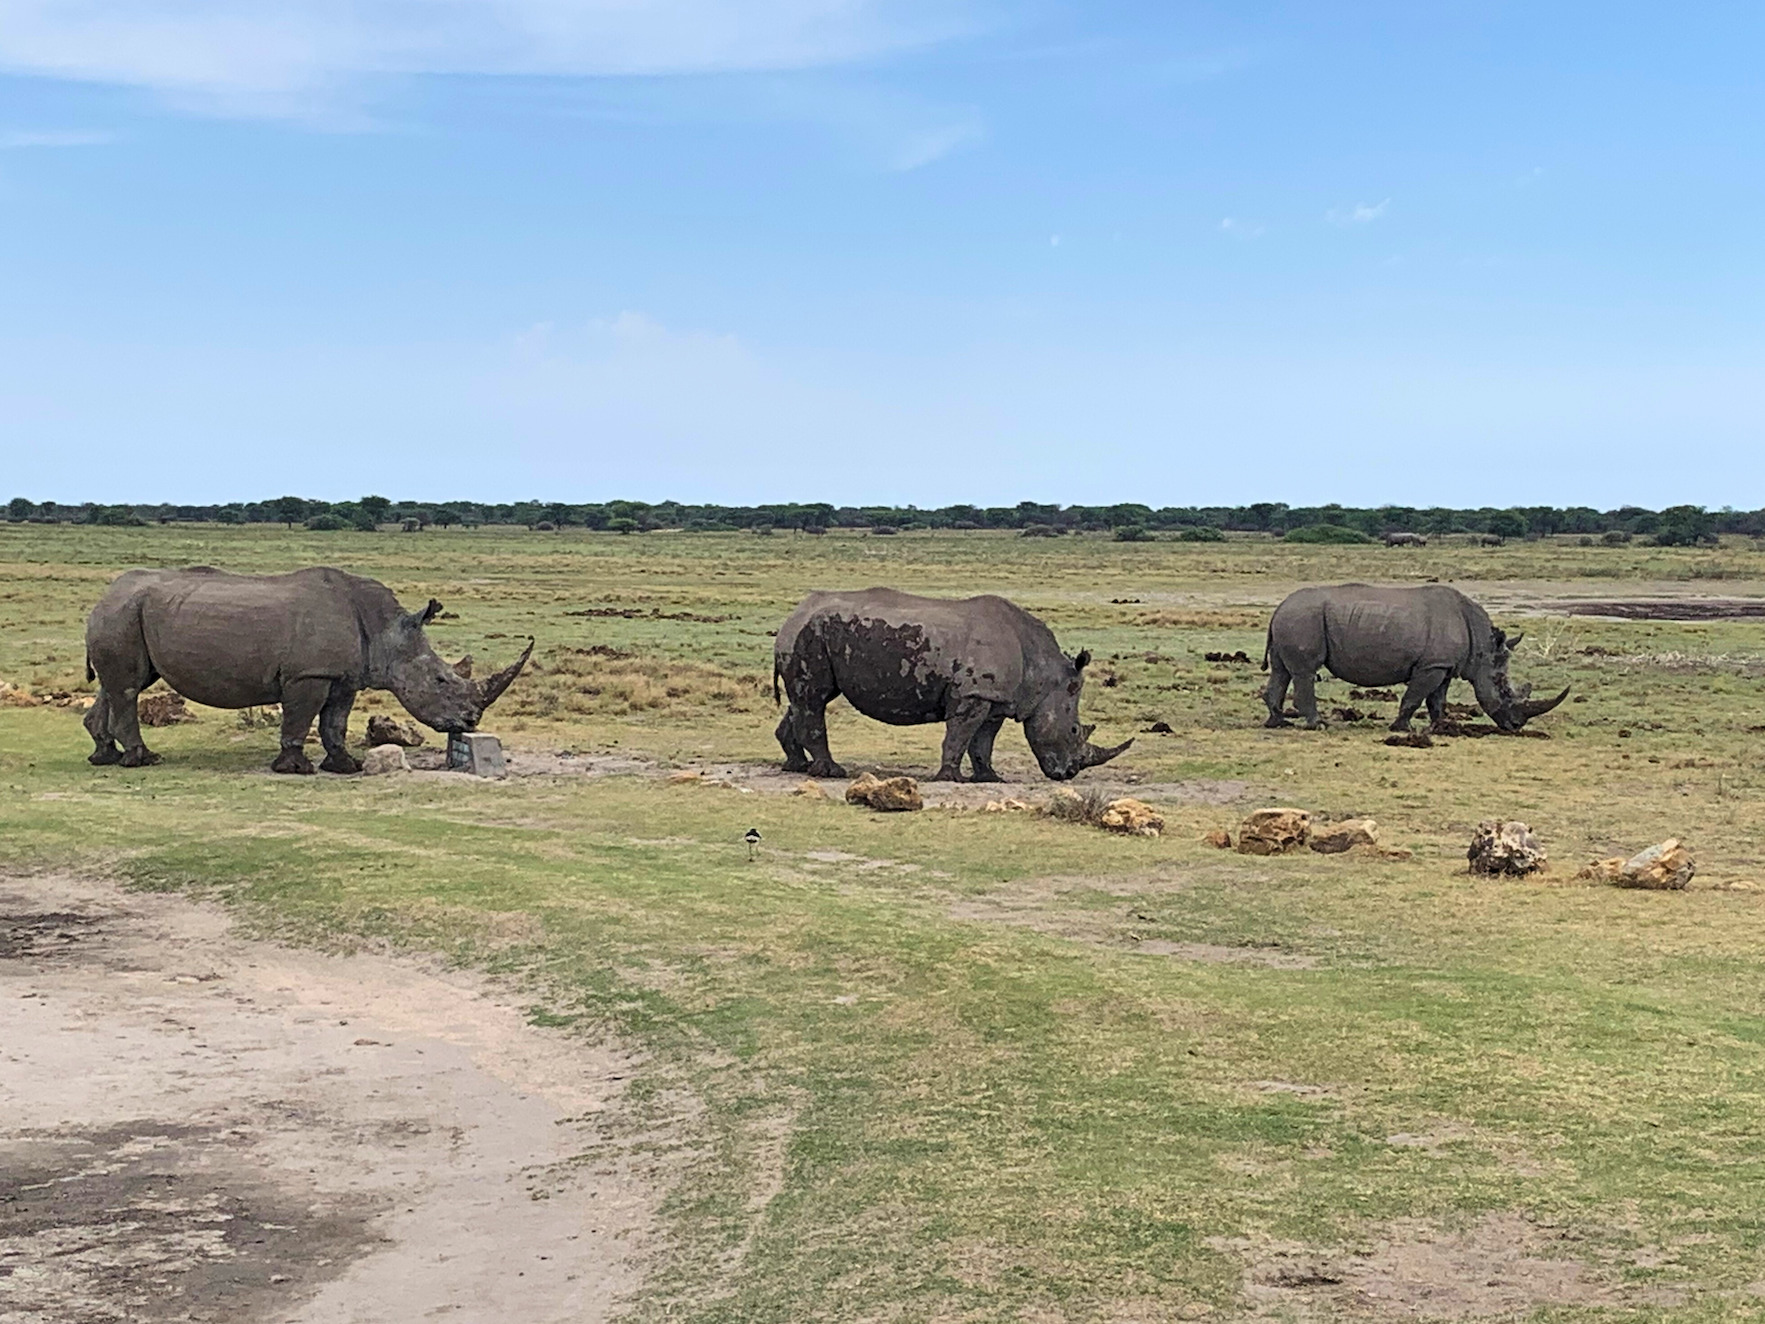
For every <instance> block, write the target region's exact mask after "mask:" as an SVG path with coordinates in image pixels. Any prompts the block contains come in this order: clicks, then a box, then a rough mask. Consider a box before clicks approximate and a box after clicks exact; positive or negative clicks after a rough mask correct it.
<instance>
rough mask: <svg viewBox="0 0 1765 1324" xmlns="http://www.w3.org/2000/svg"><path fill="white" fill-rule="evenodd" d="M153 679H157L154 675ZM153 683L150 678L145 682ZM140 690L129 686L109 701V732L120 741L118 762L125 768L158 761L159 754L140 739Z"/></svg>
mask: <svg viewBox="0 0 1765 1324" xmlns="http://www.w3.org/2000/svg"><path fill="white" fill-rule="evenodd" d="M155 679H158V678H157V677H155ZM147 684H148V685H151V684H153V681H152V680H149V681H148V682H147ZM140 698H141V691H140V690H138V689H134V688H130V689H126V690H124V691H122V693H120V694H118V695H116V696H114V697H113V698H112V699H111V701H110V733H111V735H112V736H113V737H115V738H116V739H117V740H120V741H121V742H122V746H123V756H122V758H120V759H119V760H117V761H118V762H119V763H121V764H122V765H123V767H125V768H149V767H152V766H153V765H154V764H155V763H158V762H159V755H157V754H155V753H154V752H153V751H152V750H151V749H148V748H147V742H146V741H145V740H143V739H141V711H140V708H139V707H138V706H137V704H138V701H139V700H140Z"/></svg>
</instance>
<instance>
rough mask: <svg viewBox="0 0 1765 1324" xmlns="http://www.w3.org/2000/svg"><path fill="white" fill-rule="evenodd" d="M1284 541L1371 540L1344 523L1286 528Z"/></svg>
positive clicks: (1332, 541)
mask: <svg viewBox="0 0 1765 1324" xmlns="http://www.w3.org/2000/svg"><path fill="white" fill-rule="evenodd" d="M1282 541H1284V542H1321V543H1353V542H1371V541H1372V539H1370V538H1368V537H1367V535H1366V534H1364V533H1362V532H1361V531H1360V530H1359V529H1351V528H1349V527H1348V526H1347V525H1344V524H1307V525H1306V526H1305V527H1304V528H1299V529H1288V530H1287V533H1286V536H1285V537H1284V538H1283V539H1282Z"/></svg>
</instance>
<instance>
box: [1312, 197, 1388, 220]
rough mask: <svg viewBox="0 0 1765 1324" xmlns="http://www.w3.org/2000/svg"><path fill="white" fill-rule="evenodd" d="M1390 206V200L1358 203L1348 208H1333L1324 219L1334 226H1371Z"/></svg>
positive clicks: (1325, 214) (1326, 213)
mask: <svg viewBox="0 0 1765 1324" xmlns="http://www.w3.org/2000/svg"><path fill="white" fill-rule="evenodd" d="M1390 206H1391V199H1390V198H1386V199H1385V201H1383V202H1357V203H1355V204H1354V206H1352V207H1348V208H1331V209H1330V210H1329V211H1327V212H1325V213H1324V219H1325V220H1327V221H1329V222H1330V223H1331V224H1332V225H1370V224H1372V223H1373V222H1374V221H1376V220H1378V219H1379V218H1380V217H1381V216H1383V215H1384V214H1385V210H1386V208H1388V207H1390Z"/></svg>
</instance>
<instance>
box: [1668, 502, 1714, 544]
mask: <svg viewBox="0 0 1765 1324" xmlns="http://www.w3.org/2000/svg"><path fill="white" fill-rule="evenodd" d="M1715 541H1716V519H1715V516H1713V515H1711V514H1710V512H1709V511H1707V510H1705V509H1704V508H1703V507H1702V506H1668V507H1667V509H1665V510H1663V511H1662V512H1661V515H1660V520H1659V522H1658V523H1657V524H1656V526H1655V543H1656V545H1657V546H1660V547H1696V546H1697V545H1698V544H1699V543H1714V542H1715Z"/></svg>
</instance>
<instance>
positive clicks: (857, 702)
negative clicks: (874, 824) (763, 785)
mask: <svg viewBox="0 0 1765 1324" xmlns="http://www.w3.org/2000/svg"><path fill="white" fill-rule="evenodd" d="M1090 660H1091V655H1090V654H1089V653H1080V654H1079V655H1078V656H1077V657H1068V656H1066V654H1064V653H1062V652H1061V651H1060V645H1059V644H1057V643H1056V642H1055V641H1054V634H1053V631H1051V630H1049V628H1048V627H1047V626H1046V625H1044V624H1042V622H1041V621H1039V620H1037V619H1036V618H1035V617H1034V616H1031V615H1030V614H1029V613H1028V612H1027V611H1025V610H1023V608H1021V607H1018V606H1016V605H1014V604H1013V603H1010V602H1007V601H1006V600H1005V599H1004V598H997V597H991V596H987V597H978V598H962V599H949V598H922V597H916V596H915V595H913V594H911V593H899V592H896V591H895V590H894V589H887V588H871V589H864V590H862V591H860V592H853V593H811V594H810V595H809V596H808V597H806V598H804V599H803V601H802V604H801V605H800V606H798V608H797V609H796V610H795V611H794V612H792V613H791V615H790V618H789V619H788V620H786V621H785V623H784V624H783V625H782V626H780V627H779V630H778V638H777V640H776V642H775V645H774V650H773V664H772V684H773V693H774V696H775V697H778V689H779V682H780V680H782V681H783V684H784V693H785V694H786V695H788V696H789V698H790V707H789V708H788V709H786V711H785V715H784V720H783V721H781V722H780V723H779V724H778V743H779V744H780V745H782V746H783V747H784V759H785V762H784V766H785V770H786V771H787V772H807V773H809V774H810V775H811V776H815V777H844V776H845V775H846V771H845V769H844V768H842V767H840V765H839V764H837V763H835V762H834V761H833V755H832V754H830V753H829V752H828V748H827V719H826V710H827V705H828V704H829V703H830V702H831V701H832V700H833V699H834V698H835V697H836V696H838V695H841V694H843V695H845V696H846V699H847V701H848V702H849V703H850V704H851V705H852V706H853V707H854V708H856V709H857V710H858V711H859V712H861V713H863V714H864V715H865V716H866V717H872V718H875V719H876V720H877V721H879V722H888V723H890V724H891V725H894V726H917V725H921V724H924V723H928V722H942V723H944V750H943V758H942V761H941V762H940V764H939V767H938V772H937V780H939V781H958V780H960V779H961V776H962V756H963V755H964V754H965V753H966V754H967V755H968V758H969V762H970V763H971V764H972V765H973V770H974V780H975V781H977V782H993V781H999V780H1000V777H999V774H998V773H996V772H994V771H993V741H994V739H995V737H997V736H998V734H999V728H1000V727H1001V726H1003V725H1004V723H1005V719H1006V718H1008V717H1009V718H1014V719H1015V720H1017V721H1020V722H1022V723H1023V732H1024V737H1025V738H1026V739H1027V740H1028V741H1029V746H1030V750H1031V752H1033V753H1034V754H1035V756H1036V762H1037V763H1039V764H1041V766H1042V771H1043V772H1044V773H1045V774H1047V775H1048V776H1049V777H1052V778H1054V779H1055V780H1056V781H1065V780H1067V779H1068V778H1070V777H1073V776H1075V775H1076V774H1078V773H1079V772H1081V771H1082V770H1084V769H1085V768H1090V767H1095V766H1096V765H1097V764H1099V763H1107V762H1108V761H1109V760H1110V759H1112V758H1114V757H1115V756H1116V755H1117V754H1120V753H1121V752H1122V751H1123V750H1125V749H1126V748H1127V747H1128V745H1131V744H1133V743H1134V742H1133V741H1131V740H1130V741H1128V742H1126V743H1125V744H1121V745H1117V746H1116V747H1115V748H1114V749H1099V748H1098V747H1097V746H1095V745H1093V744H1091V742H1090V735H1091V732H1092V730H1093V728H1092V727H1089V726H1081V725H1080V724H1079V694H1080V692H1081V691H1082V690H1083V689H1084V684H1085V676H1084V672H1085V667H1086V665H1087V664H1088V663H1089V662H1090Z"/></svg>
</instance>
